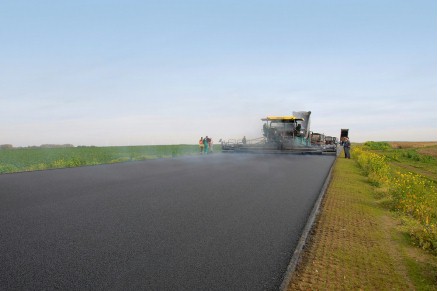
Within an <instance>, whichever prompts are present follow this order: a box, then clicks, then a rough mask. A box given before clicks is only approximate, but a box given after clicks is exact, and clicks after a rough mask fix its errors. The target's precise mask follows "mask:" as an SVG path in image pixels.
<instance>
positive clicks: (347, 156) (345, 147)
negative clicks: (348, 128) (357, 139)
mask: <svg viewBox="0 0 437 291" xmlns="http://www.w3.org/2000/svg"><path fill="white" fill-rule="evenodd" d="M343 150H344V157H345V159H350V158H351V142H350V141H349V138H348V137H344V140H343Z"/></svg>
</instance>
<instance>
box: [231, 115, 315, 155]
mask: <svg viewBox="0 0 437 291" xmlns="http://www.w3.org/2000/svg"><path fill="white" fill-rule="evenodd" d="M310 116H311V111H297V112H293V115H288V116H267V117H266V118H262V119H261V120H262V121H263V123H264V124H263V129H262V134H263V136H262V137H261V138H257V139H253V140H248V141H244V142H243V141H242V142H237V141H228V142H222V150H223V151H238V152H263V153H321V150H320V149H319V148H317V147H313V146H312V145H311V132H310Z"/></svg>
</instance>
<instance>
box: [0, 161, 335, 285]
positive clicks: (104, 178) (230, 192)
mask: <svg viewBox="0 0 437 291" xmlns="http://www.w3.org/2000/svg"><path fill="white" fill-rule="evenodd" d="M333 161H334V157H333V156H311V155H252V154H242V155H237V154H213V155H209V156H196V157H183V158H173V159H159V160H149V161H144V162H129V163H123V164H113V165H101V166H92V167H82V168H71V169H61V170H48V171H37V172H28V173H18V174H6V175H0V289H1V290H53V289H60V290H73V289H74V290H272V289H277V288H278V287H279V285H280V284H281V280H282V277H283V275H284V273H285V271H286V269H287V264H288V263H289V261H290V258H291V256H292V254H293V250H294V247H295V246H296V244H297V242H298V240H299V237H300V235H301V231H302V229H303V227H304V225H305V222H306V220H307V218H308V215H309V213H310V211H311V209H312V207H313V204H314V202H315V201H316V199H317V197H318V195H319V193H320V190H321V188H322V185H323V183H324V180H325V178H326V176H327V174H328V171H329V168H330V167H331V165H332V163H333Z"/></svg>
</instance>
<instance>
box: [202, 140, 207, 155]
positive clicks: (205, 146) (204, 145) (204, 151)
mask: <svg viewBox="0 0 437 291" xmlns="http://www.w3.org/2000/svg"><path fill="white" fill-rule="evenodd" d="M203 153H204V154H207V153H208V136H205V138H204V139H203Z"/></svg>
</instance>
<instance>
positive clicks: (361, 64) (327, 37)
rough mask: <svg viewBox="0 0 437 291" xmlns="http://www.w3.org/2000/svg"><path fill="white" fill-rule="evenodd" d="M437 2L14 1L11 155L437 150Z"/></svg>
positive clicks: (8, 101) (6, 26) (6, 119)
mask: <svg viewBox="0 0 437 291" xmlns="http://www.w3.org/2000/svg"><path fill="white" fill-rule="evenodd" d="M436 101H437V1H435V0H429V1H420V0H419V1H384V0H383V1H376V0H375V1H372V0H363V1H358V0H356V1H352V0H349V1H332V0H329V1H326V0H323V1H322V0H319V1H291V0H288V1H272V0H270V1H256V0H251V1H231V0H223V1H220V0H217V1H205V0H197V1H176V0H174V1H165V0H164V1H162V0H161V1H107V0H106V1H78V0H76V1H55V0H52V1H43V0H39V1H30V0H29V1H20V0H14V1H1V2H0V144H5V143H11V144H13V145H15V146H27V145H39V144H44V143H72V144H74V145H136V144H138V145H139V144H178V143H196V142H197V140H198V139H199V137H200V136H205V135H209V136H212V137H213V138H215V139H216V141H218V139H219V138H223V139H228V138H241V137H242V136H243V135H246V136H247V137H248V138H249V139H250V138H255V137H259V136H261V128H262V123H261V121H260V119H261V118H263V117H265V116H267V115H287V114H291V112H292V111H300V110H305V111H307V110H311V111H312V121H311V125H312V128H311V129H312V130H313V131H316V132H323V133H325V134H327V135H334V136H338V135H339V132H340V128H350V137H351V140H352V141H367V140H411V141H430V140H434V141H435V140H437V106H436V105H437V102H436Z"/></svg>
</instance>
